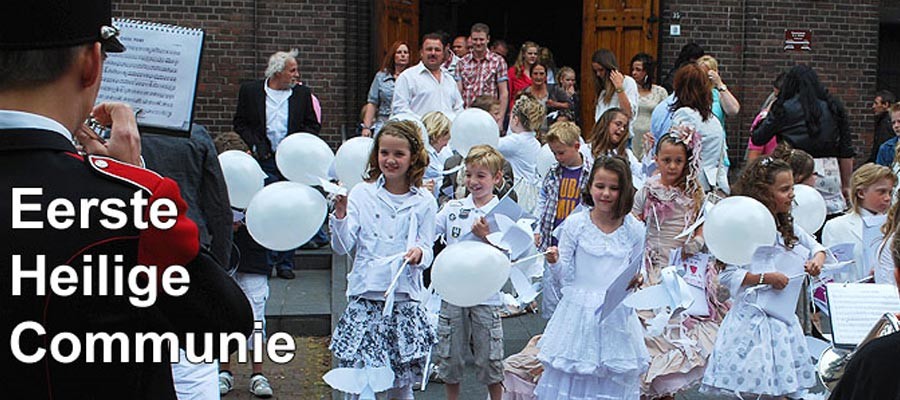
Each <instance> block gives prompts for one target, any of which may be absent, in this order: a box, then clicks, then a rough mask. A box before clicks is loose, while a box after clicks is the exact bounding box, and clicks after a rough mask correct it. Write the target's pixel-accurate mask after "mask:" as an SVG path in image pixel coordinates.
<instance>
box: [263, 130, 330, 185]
mask: <svg viewBox="0 0 900 400" xmlns="http://www.w3.org/2000/svg"><path fill="white" fill-rule="evenodd" d="M332 161H334V153H333V152H332V151H331V147H328V144H327V143H325V141H323V140H322V139H320V138H319V137H318V136H316V135H313V134H311V133H305V132H300V133H294V134H291V135H288V136H287V137H286V138H284V140H282V141H281V143H279V144H278V149H277V150H276V151H275V164H276V165H277V166H278V171H280V172H281V174H282V175H284V177H285V178H287V179H289V180H291V181H294V182H299V183H302V184H306V185H318V184H319V180H318V178H325V179H328V168H329V167H330V166H331V163H332Z"/></svg>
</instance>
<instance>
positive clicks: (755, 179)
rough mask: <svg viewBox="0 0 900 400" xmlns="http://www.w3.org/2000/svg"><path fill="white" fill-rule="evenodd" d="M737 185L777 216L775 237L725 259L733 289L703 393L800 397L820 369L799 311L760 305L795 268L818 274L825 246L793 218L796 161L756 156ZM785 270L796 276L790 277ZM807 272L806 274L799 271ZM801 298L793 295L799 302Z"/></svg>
mask: <svg viewBox="0 0 900 400" xmlns="http://www.w3.org/2000/svg"><path fill="white" fill-rule="evenodd" d="M734 191H735V193H736V194H738V195H741V196H749V197H752V198H754V199H756V200H758V201H759V202H760V203H762V204H763V205H764V206H766V208H768V209H769V212H771V213H772V216H773V217H775V226H776V230H777V235H776V241H775V243H773V244H772V245H771V246H764V247H761V248H760V249H759V250H757V252H760V253H764V256H763V257H754V259H753V261H751V262H750V263H749V264H747V265H731V264H729V265H727V266H726V267H725V270H724V271H722V272H721V273H720V274H719V280H720V282H721V283H722V285H724V286H727V287H728V288H729V290H730V292H731V297H732V303H733V305H732V307H731V310H729V311H728V314H727V315H725V319H724V320H722V324H721V326H720V327H719V332H718V335H717V336H716V345H715V347H714V349H713V352H712V355H710V357H709V364H708V365H707V367H706V373H705V374H704V375H703V385H702V386H701V388H700V391H701V392H706V393H712V394H718V395H723V396H735V395H737V396H739V397H743V396H745V395H746V396H747V397H749V396H754V397H757V398H759V397H764V398H772V397H775V398H779V397H782V396H787V397H789V398H801V397H803V392H804V391H805V390H806V389H810V388H812V387H814V386H816V384H817V382H816V369H815V365H814V364H813V361H812V357H811V356H810V354H809V349H808V348H807V345H806V340H805V338H804V335H803V329H802V328H801V326H800V322H799V321H798V320H797V318H796V317H795V316H793V315H791V317H790V318H787V319H785V318H778V317H775V316H773V315H771V314H769V313H767V312H766V311H764V309H763V307H762V306H760V305H759V303H758V299H759V298H760V297H762V296H763V294H762V293H763V292H760V291H759V290H758V289H756V288H759V287H762V286H763V285H769V286H771V288H770V289H769V290H776V291H780V290H784V289H785V287H787V286H788V284H789V282H790V281H791V279H801V278H797V277H796V276H797V274H798V273H802V272H805V273H808V274H809V275H812V276H818V275H819V273H820V272H821V269H822V264H823V263H824V262H825V257H826V249H825V247H823V246H822V245H821V244H819V243H818V242H816V239H815V238H814V237H813V236H812V235H810V234H809V233H807V232H806V231H804V230H803V229H802V228H800V227H799V226H797V225H795V224H794V219H793V217H792V216H791V207H792V206H793V202H794V177H793V174H792V173H791V166H790V165H788V164H787V163H786V162H784V161H781V160H778V159H774V158H772V157H763V158H757V159H756V160H753V161H752V162H750V164H748V165H747V167H746V168H745V169H744V171H743V173H742V174H741V177H740V179H739V180H738V182H737V184H736V185H735V188H734ZM788 274H791V275H793V276H794V278H791V277H789V275H788ZM801 276H802V275H801ZM796 301H797V299H796V298H795V299H793V302H796Z"/></svg>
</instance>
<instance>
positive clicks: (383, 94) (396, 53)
mask: <svg viewBox="0 0 900 400" xmlns="http://www.w3.org/2000/svg"><path fill="white" fill-rule="evenodd" d="M410 58H411V57H410V53H409V45H408V44H406V42H404V41H402V40H398V41H396V42H394V44H392V45H391V48H390V49H389V50H388V52H387V53H385V55H384V60H382V61H381V68H380V69H379V70H378V73H376V74H375V79H373V80H372V85H371V86H370V87H369V96H368V98H367V99H366V105H365V106H363V118H362V125H361V126H360V133H361V134H362V135H363V136H373V135H375V134H376V133H378V130H379V129H381V126H382V125H384V123H385V122H386V121H387V120H388V118H390V116H391V102H392V101H393V99H394V83H395V82H396V80H397V77H398V76H400V73H401V72H403V70H405V69H406V67H408V66H410V65H411V64H412V62H411V60H410Z"/></svg>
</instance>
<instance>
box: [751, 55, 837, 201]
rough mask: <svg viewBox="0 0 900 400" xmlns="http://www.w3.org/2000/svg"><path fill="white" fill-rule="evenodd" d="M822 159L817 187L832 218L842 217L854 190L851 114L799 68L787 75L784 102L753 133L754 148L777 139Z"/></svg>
mask: <svg viewBox="0 0 900 400" xmlns="http://www.w3.org/2000/svg"><path fill="white" fill-rule="evenodd" d="M775 135H777V136H778V141H779V142H781V141H785V142H787V143H788V144H790V145H791V146H792V147H794V148H796V149H800V150H803V151H805V152H807V153H809V154H810V155H811V156H813V158H814V159H815V160H816V173H817V174H818V176H819V177H818V178H817V179H816V189H817V190H818V191H819V192H820V193H821V194H822V197H824V198H825V204H826V206H827V208H828V214H838V213H841V212H842V211H843V210H844V209H845V208H846V201H845V198H846V196H847V195H848V193H849V189H850V175H851V174H852V172H853V156H854V155H855V153H854V151H853V146H852V144H851V137H850V126H849V123H848V120H847V110H846V109H845V108H844V105H843V103H841V101H840V100H838V99H837V98H835V97H834V96H832V95H831V94H830V93H828V90H826V89H825V87H824V86H823V85H822V83H821V82H819V77H818V75H817V74H816V72H815V71H813V69H812V68H810V67H809V66H807V65H802V64H801V65H795V66H794V67H793V68H791V69H790V71H788V73H787V74H786V75H785V76H784V82H783V83H782V87H781V91H780V92H779V94H778V99H777V100H775V103H774V104H772V108H771V110H770V111H769V114H768V116H767V117H766V119H765V120H763V121H762V122H761V123H760V124H759V125H758V126H757V127H756V129H754V130H753V134H752V136H751V141H752V143H753V144H754V145H758V146H761V145H765V144H766V143H767V142H768V141H769V140H770V139H771V138H772V137H773V136H775Z"/></svg>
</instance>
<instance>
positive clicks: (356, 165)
mask: <svg viewBox="0 0 900 400" xmlns="http://www.w3.org/2000/svg"><path fill="white" fill-rule="evenodd" d="M374 145H375V141H374V140H373V139H372V138H368V137H362V136H360V137H355V138H353V139H350V140H348V141H346V142H344V144H342V145H341V147H340V148H339V149H338V151H337V154H335V156H334V173H335V174H336V175H337V177H338V179H339V180H340V181H341V183H342V184H343V185H344V187H346V188H347V190H350V189H351V188H353V186H356V184H357V183H360V182H362V181H363V174H364V173H365V172H366V166H367V165H368V163H369V154H370V153H371V152H372V147H373V146H374Z"/></svg>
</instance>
